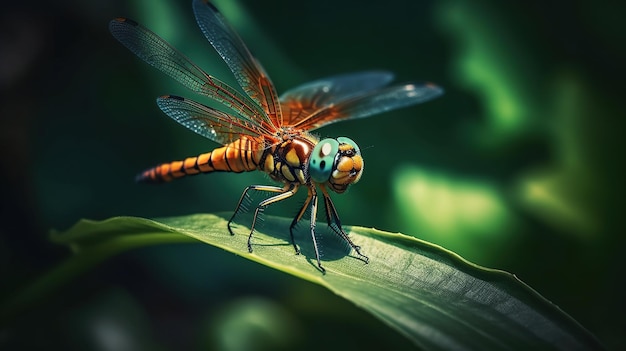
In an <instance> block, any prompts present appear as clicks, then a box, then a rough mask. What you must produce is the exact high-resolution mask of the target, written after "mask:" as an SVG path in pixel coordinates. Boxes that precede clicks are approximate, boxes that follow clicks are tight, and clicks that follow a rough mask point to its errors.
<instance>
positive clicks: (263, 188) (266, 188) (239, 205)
mask: <svg viewBox="0 0 626 351" xmlns="http://www.w3.org/2000/svg"><path fill="white" fill-rule="evenodd" d="M250 190H256V191H268V192H273V193H283V192H285V191H287V190H288V188H287V186H285V187H282V188H281V187H278V186H271V185H250V186H248V187H246V188H245V189H244V190H243V193H241V198H240V199H239V202H238V203H237V207H236V208H235V212H233V215H232V216H231V217H230V219H229V220H228V225H227V227H228V232H229V233H230V235H235V233H233V230H232V228H231V224H232V223H233V220H235V217H237V215H238V214H239V212H240V211H241V208H242V206H243V202H244V200H245V199H246V197H247V196H248V191H250ZM246 211H247V209H246ZM255 217H256V215H255Z"/></svg>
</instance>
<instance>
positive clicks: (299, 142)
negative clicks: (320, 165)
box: [259, 132, 316, 184]
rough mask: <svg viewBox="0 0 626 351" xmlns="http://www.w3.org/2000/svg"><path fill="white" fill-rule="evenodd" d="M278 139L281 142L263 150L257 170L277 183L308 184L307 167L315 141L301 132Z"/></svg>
mask: <svg viewBox="0 0 626 351" xmlns="http://www.w3.org/2000/svg"><path fill="white" fill-rule="evenodd" d="M285 135H286V133H285ZM280 139H282V141H280V142H278V143H277V144H274V145H272V146H270V147H268V148H266V149H265V150H264V152H263V155H262V156H261V159H260V162H259V169H260V170H262V171H264V172H266V173H267V174H269V176H270V177H271V178H272V179H274V180H276V181H279V182H283V183H299V184H307V183H309V181H310V180H309V176H308V171H307V165H308V160H309V157H310V155H311V152H312V150H313V147H314V146H315V142H316V139H315V138H314V137H312V136H311V135H310V134H308V133H302V132H300V134H293V135H291V136H289V137H284V138H283V137H282V136H281V138H280Z"/></svg>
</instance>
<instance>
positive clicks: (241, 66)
mask: <svg viewBox="0 0 626 351" xmlns="http://www.w3.org/2000/svg"><path fill="white" fill-rule="evenodd" d="M193 10H194V13H195V15H196V21H197V22H198V25H199V26H200V29H201V30H202V33H203V34H204V36H205V37H206V38H207V40H208V41H209V42H210V43H211V45H213V47H214V48H215V50H216V51H217V52H218V54H219V55H220V56H221V57H222V58H223V59H224V61H225V62H226V64H227V65H228V67H229V68H230V70H231V71H232V72H233V74H234V75H235V78H236V79H237V82H238V83H239V85H240V86H241V87H242V88H243V90H244V91H245V92H246V93H247V94H248V96H250V98H252V100H254V101H256V102H257V103H258V104H259V105H260V106H261V107H262V108H263V110H264V111H265V113H266V114H267V115H268V116H269V118H270V120H271V121H272V123H273V124H274V126H276V127H280V126H281V125H282V114H281V110H280V103H279V102H278V94H277V93H276V88H275V87H274V84H272V82H271V80H270V78H269V77H268V76H267V74H266V73H265V70H264V69H263V67H262V66H261V64H260V63H259V62H258V61H257V60H256V59H255V58H254V56H252V54H251V53H250V50H248V48H247V47H246V45H245V44H244V42H243V41H242V40H241V38H240V37H239V35H238V34H237V33H236V32H235V30H234V29H233V28H232V27H231V26H230V25H229V24H228V22H227V21H226V19H225V18H224V16H223V15H222V14H221V13H220V12H219V11H218V10H217V8H215V6H213V4H211V3H210V2H208V1H203V0H194V2H193Z"/></svg>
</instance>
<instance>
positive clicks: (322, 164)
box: [309, 139, 339, 183]
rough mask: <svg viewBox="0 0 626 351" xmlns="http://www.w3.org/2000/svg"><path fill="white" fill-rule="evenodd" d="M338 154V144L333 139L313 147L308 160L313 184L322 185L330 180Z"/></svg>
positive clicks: (325, 140)
mask: <svg viewBox="0 0 626 351" xmlns="http://www.w3.org/2000/svg"><path fill="white" fill-rule="evenodd" d="M338 152H339V142H338V141H337V140H335V139H324V140H321V141H320V142H319V143H317V145H315V147H314V148H313V152H312V153H311V158H310V159H309V174H310V175H311V179H312V180H313V181H314V182H316V183H324V182H326V181H327V180H328V179H329V178H330V174H331V173H332V171H333V164H334V162H335V156H336V155H337V153H338Z"/></svg>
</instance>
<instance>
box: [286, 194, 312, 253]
mask: <svg viewBox="0 0 626 351" xmlns="http://www.w3.org/2000/svg"><path fill="white" fill-rule="evenodd" d="M311 198H313V192H312V191H311V188H309V193H308V195H307V197H306V200H304V203H303V204H302V207H301V208H300V211H298V214H297V215H296V217H294V219H293V221H291V225H290V226H289V235H290V236H291V244H292V245H293V248H294V249H295V250H296V255H299V254H300V249H299V248H298V245H296V240H295V238H294V236H293V230H294V229H295V227H296V224H298V222H299V221H300V220H301V219H302V216H304V213H305V212H306V209H307V207H308V206H309V204H310V203H311Z"/></svg>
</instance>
